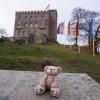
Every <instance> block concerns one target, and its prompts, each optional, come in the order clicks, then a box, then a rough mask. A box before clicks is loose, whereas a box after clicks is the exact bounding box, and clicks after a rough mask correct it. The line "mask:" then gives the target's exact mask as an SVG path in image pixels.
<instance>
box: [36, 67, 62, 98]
mask: <svg viewBox="0 0 100 100" xmlns="http://www.w3.org/2000/svg"><path fill="white" fill-rule="evenodd" d="M61 71H62V69H61V68H60V67H55V66H46V67H45V69H44V72H45V75H44V77H43V79H42V80H41V81H40V83H39V85H37V86H36V88H35V93H36V94H43V93H44V92H45V91H46V90H47V89H48V90H50V93H51V95H52V96H55V97H58V96H59V95H60V89H59V86H58V83H57V80H56V77H57V75H58V74H59V73H60V72H61Z"/></svg>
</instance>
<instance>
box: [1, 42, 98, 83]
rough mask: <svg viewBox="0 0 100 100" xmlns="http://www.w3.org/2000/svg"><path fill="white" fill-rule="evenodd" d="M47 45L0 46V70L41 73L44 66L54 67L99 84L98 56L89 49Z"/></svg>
mask: <svg viewBox="0 0 100 100" xmlns="http://www.w3.org/2000/svg"><path fill="white" fill-rule="evenodd" d="M76 50H77V47H73V50H69V47H68V46H66V47H64V46H62V45H59V44H53V43H47V44H36V45H17V44H0V69H5V70H32V71H43V69H44V66H45V65H56V66H60V67H62V69H63V72H71V73H87V74H89V75H90V76H91V77H92V78H94V79H95V80H96V81H98V82H100V55H97V56H96V57H93V56H92V52H91V51H90V50H89V49H86V50H85V49H84V48H83V49H81V50H82V51H81V52H83V53H80V54H79V53H78V52H76Z"/></svg>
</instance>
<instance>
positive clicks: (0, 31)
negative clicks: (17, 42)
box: [0, 28, 7, 37]
mask: <svg viewBox="0 0 100 100" xmlns="http://www.w3.org/2000/svg"><path fill="white" fill-rule="evenodd" d="M5 35H7V33H6V30H5V29H4V28H1V29H0V36H1V37H2V36H5Z"/></svg>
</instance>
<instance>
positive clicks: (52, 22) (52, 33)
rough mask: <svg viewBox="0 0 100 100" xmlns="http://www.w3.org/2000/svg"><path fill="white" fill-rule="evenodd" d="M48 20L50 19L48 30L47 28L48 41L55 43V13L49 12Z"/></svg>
mask: <svg viewBox="0 0 100 100" xmlns="http://www.w3.org/2000/svg"><path fill="white" fill-rule="evenodd" d="M49 18H50V28H49V32H50V34H49V37H50V41H56V40H57V11H56V10H49Z"/></svg>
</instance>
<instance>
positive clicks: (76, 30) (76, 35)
mask: <svg viewBox="0 0 100 100" xmlns="http://www.w3.org/2000/svg"><path fill="white" fill-rule="evenodd" d="M74 37H75V38H77V37H78V21H77V22H76V25H75V29H74Z"/></svg>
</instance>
